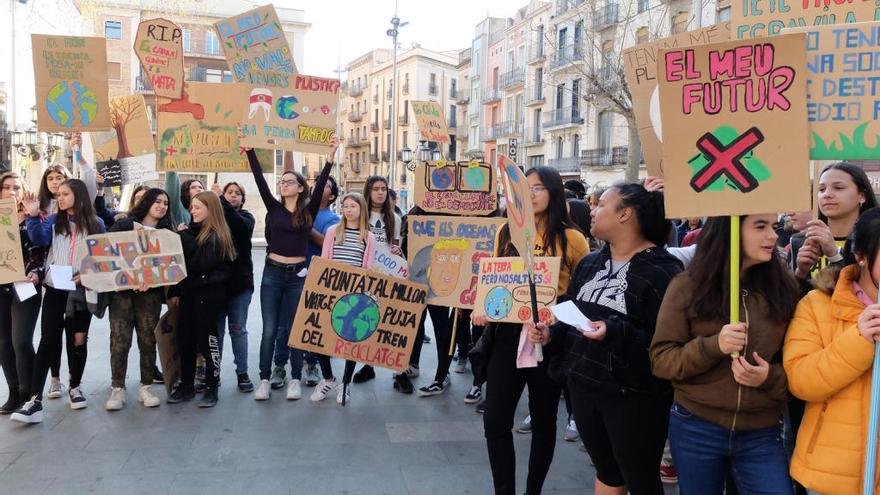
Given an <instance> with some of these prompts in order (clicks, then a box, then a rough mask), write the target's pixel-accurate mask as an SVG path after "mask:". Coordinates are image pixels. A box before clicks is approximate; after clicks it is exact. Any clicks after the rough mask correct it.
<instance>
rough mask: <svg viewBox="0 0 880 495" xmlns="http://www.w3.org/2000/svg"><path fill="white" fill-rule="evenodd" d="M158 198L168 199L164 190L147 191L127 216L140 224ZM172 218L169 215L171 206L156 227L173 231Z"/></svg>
mask: <svg viewBox="0 0 880 495" xmlns="http://www.w3.org/2000/svg"><path fill="white" fill-rule="evenodd" d="M159 196H165V197H166V198H168V193H167V192H165V190H164V189H159V188H158V187H153V188H150V189H147V192H145V193H144V195H143V196H141V200H140V201H138V202H137V204H136V205H134V208H132V209H131V211H130V212H129V213H128V214H129V216H130V217H131V218H133V219H135V220H136V221H138V222H142V221H143V220H144V218H146V217H147V214H148V213H150V208H152V207H153V203H155V202H156V199H158V198H159ZM173 225H174V217H173V216H172V214H171V205H168V210H167V211H165V216H164V217H162V218H160V219H159V223H158V224H157V225H156V226H157V227H158V228H160V229H169V230H174V229H173V227H172V226H173Z"/></svg>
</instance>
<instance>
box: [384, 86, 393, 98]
mask: <svg viewBox="0 0 880 495" xmlns="http://www.w3.org/2000/svg"><path fill="white" fill-rule="evenodd" d="M391 92H392V88H388V89H386V90H385V98H387V99H389V100H390V99H391Z"/></svg>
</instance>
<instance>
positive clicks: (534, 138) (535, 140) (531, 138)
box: [523, 129, 544, 147]
mask: <svg viewBox="0 0 880 495" xmlns="http://www.w3.org/2000/svg"><path fill="white" fill-rule="evenodd" d="M542 144H544V136H543V135H541V133H540V132H537V131H535V130H532V129H528V130H526V132H525V143H524V144H523V145H524V146H526V147H529V146H540V145H542Z"/></svg>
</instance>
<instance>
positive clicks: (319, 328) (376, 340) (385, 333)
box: [288, 257, 428, 371]
mask: <svg viewBox="0 0 880 495" xmlns="http://www.w3.org/2000/svg"><path fill="white" fill-rule="evenodd" d="M427 298H428V288H427V286H425V285H423V284H418V283H415V282H410V281H408V280H404V279H401V278H397V277H394V276H389V275H383V274H380V273H378V272H375V271H370V270H365V269H362V268H355V267H352V266H350V265H347V264H344V263H339V262H336V261H331V260H327V259H325V258H319V257H315V258H312V263H311V265H310V266H309V273H308V276H307V277H306V284H305V288H304V289H303V293H302V296H301V297H300V300H299V306H298V307H297V310H296V317H295V319H294V321H293V327H291V330H290V340H289V341H288V344H289V345H290V346H291V347H296V348H297V349H302V350H305V351H310V352H316V353H320V354H323V355H326V356H333V357H338V358H342V359H346V360H351V361H358V362H361V363H364V364H369V365H371V366H379V367H382V368H389V369H392V370H395V371H403V370H405V369H406V368H407V367H408V366H409V357H410V354H412V350H413V348H414V347H415V343H416V342H415V340H416V333H417V332H418V328H419V323H420V322H421V319H422V312H423V311H424V309H425V306H426V304H427Z"/></svg>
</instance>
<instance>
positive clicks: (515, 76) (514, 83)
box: [500, 69, 526, 90]
mask: <svg viewBox="0 0 880 495" xmlns="http://www.w3.org/2000/svg"><path fill="white" fill-rule="evenodd" d="M525 81H526V70H525V69H514V70H512V71H509V72H505V73H504V74H502V75H501V84H500V86H501V89H504V90H510V89H516V88H521V87H522V85H523V84H525Z"/></svg>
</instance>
